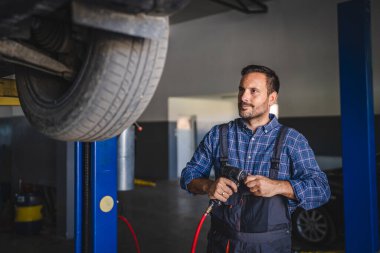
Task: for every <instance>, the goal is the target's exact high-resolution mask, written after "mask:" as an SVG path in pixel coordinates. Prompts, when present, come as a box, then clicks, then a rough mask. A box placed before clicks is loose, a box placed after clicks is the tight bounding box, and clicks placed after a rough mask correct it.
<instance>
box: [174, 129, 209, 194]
mask: <svg viewBox="0 0 380 253" xmlns="http://www.w3.org/2000/svg"><path fill="white" fill-rule="evenodd" d="M213 135H215V127H214V128H213V129H211V130H210V132H208V133H207V134H206V135H205V137H204V138H203V140H202V141H201V143H200V144H199V146H198V148H197V149H196V151H195V153H194V155H193V157H192V158H191V160H190V161H189V162H188V163H187V164H186V167H185V168H184V169H183V170H182V173H181V179H180V183H181V187H182V188H183V189H185V190H187V191H189V190H188V189H187V185H188V184H189V183H190V182H191V181H192V180H193V179H196V178H208V177H209V176H210V171H211V168H212V165H213V155H212V139H214V138H213Z"/></svg>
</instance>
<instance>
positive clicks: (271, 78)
mask: <svg viewBox="0 0 380 253" xmlns="http://www.w3.org/2000/svg"><path fill="white" fill-rule="evenodd" d="M255 72H257V73H263V74H264V75H265V76H266V77H267V88H268V94H271V93H272V92H273V91H275V92H277V93H278V92H279V91H280V80H279V79H278V76H277V74H276V72H274V71H273V70H271V69H270V68H268V67H265V66H260V65H248V66H246V67H244V68H243V69H242V70H241V75H242V76H245V75H247V74H249V73H255Z"/></svg>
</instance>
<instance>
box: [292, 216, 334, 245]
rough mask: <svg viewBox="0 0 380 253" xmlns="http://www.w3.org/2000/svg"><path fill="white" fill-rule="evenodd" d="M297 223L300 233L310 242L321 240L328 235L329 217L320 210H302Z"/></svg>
mask: <svg viewBox="0 0 380 253" xmlns="http://www.w3.org/2000/svg"><path fill="white" fill-rule="evenodd" d="M296 224H297V232H298V233H299V235H300V236H301V237H302V238H304V239H305V240H307V241H309V242H321V241H323V240H324V239H325V238H326V237H327V235H328V231H329V224H328V220H327V217H326V215H325V214H323V213H322V212H320V211H319V210H310V211H302V212H301V213H299V215H298V216H297V219H296Z"/></svg>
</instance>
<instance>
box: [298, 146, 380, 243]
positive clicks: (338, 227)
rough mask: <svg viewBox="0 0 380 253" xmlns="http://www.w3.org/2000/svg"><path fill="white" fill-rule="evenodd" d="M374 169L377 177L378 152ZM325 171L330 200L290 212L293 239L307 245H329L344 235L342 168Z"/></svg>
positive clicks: (378, 168)
mask: <svg viewBox="0 0 380 253" xmlns="http://www.w3.org/2000/svg"><path fill="white" fill-rule="evenodd" d="M376 169H377V177H378V178H379V173H380V153H378V154H376ZM325 173H326V175H327V178H328V181H329V185H330V189H331V198H330V201H329V202H328V203H326V204H325V205H323V206H321V207H319V208H315V209H312V210H308V211H306V210H304V209H302V208H298V209H297V210H296V211H295V212H294V213H293V214H292V223H293V224H292V225H293V226H292V228H293V237H294V239H295V240H300V241H301V242H304V243H307V244H309V245H318V246H326V245H330V244H332V243H333V242H335V241H336V239H337V238H342V237H343V236H344V217H343V216H344V215H343V214H344V206H343V198H344V197H343V170H342V168H335V169H329V170H325ZM378 182H379V180H378ZM379 196H380V193H378V197H379Z"/></svg>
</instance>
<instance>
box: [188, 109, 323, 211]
mask: <svg viewBox="0 0 380 253" xmlns="http://www.w3.org/2000/svg"><path fill="white" fill-rule="evenodd" d="M270 119H271V120H270V122H269V123H268V124H266V125H265V126H262V127H259V128H258V129H257V130H256V131H255V133H254V132H253V131H252V130H250V129H249V128H248V127H247V126H246V125H245V123H244V121H243V120H242V119H241V118H238V119H235V120H234V121H231V122H229V123H228V125H229V131H228V164H229V165H231V166H234V167H237V168H241V169H243V170H245V171H246V172H248V173H250V174H252V175H262V176H266V177H269V169H270V165H271V162H270V161H271V157H272V153H273V147H274V143H275V140H276V138H277V135H278V131H279V127H280V126H281V124H280V123H279V122H278V121H277V119H276V117H275V116H274V115H272V114H271V115H270ZM219 149H220V146H219V125H217V126H214V127H213V128H212V129H211V130H210V131H209V132H208V133H207V134H206V135H205V137H204V138H203V140H202V142H201V143H200V144H199V146H198V148H197V150H196V151H195V153H194V155H193V158H192V159H191V160H190V162H188V163H187V165H186V167H185V168H184V169H183V170H182V175H181V187H182V188H183V189H185V190H187V185H188V184H189V183H190V182H191V181H192V180H193V179H195V178H209V175H210V171H211V168H212V167H213V168H214V170H215V176H216V177H218V176H219V174H220V166H221V164H220V161H219V159H220V151H219ZM278 179H279V180H287V181H289V182H290V184H291V186H292V187H293V190H294V194H295V197H296V200H295V201H294V200H290V199H289V200H288V202H289V211H290V212H293V211H294V209H295V208H296V207H297V206H300V207H302V208H304V209H306V210H308V209H311V208H316V207H318V206H320V205H322V204H324V203H326V202H327V201H328V200H329V198H330V187H329V185H328V182H327V177H326V175H325V173H324V172H322V171H321V170H320V168H319V166H318V164H317V162H316V160H315V157H314V153H313V151H312V149H311V148H310V146H309V144H308V142H307V140H306V138H305V137H304V136H303V135H302V134H300V133H299V132H297V131H296V130H294V129H292V128H289V131H288V133H287V135H286V138H285V141H284V146H283V149H282V153H281V159H280V170H279V173H278Z"/></svg>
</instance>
